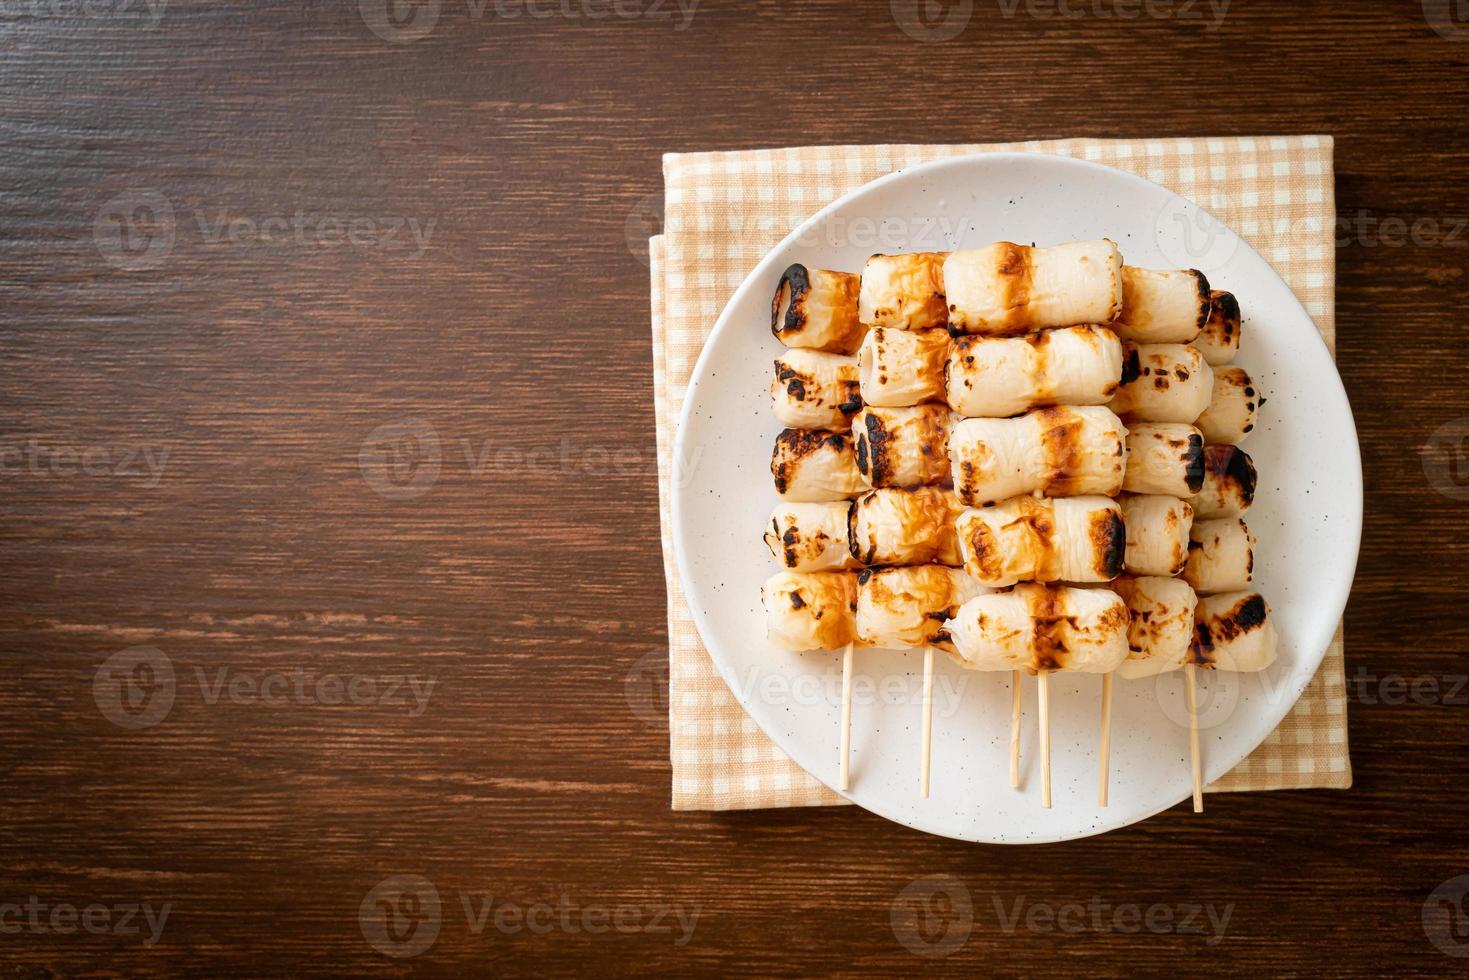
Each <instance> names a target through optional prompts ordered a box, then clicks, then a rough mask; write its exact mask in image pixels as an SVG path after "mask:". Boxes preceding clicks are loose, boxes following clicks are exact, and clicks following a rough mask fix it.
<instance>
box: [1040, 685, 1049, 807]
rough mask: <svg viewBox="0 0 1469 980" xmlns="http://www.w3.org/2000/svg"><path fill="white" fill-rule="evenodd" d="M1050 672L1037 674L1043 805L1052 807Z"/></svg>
mask: <svg viewBox="0 0 1469 980" xmlns="http://www.w3.org/2000/svg"><path fill="white" fill-rule="evenodd" d="M1049 676H1050V674H1049V672H1048V671H1044V670H1043V671H1041V672H1040V673H1039V674H1037V675H1036V680H1037V681H1039V683H1040V688H1039V691H1040V697H1039V701H1040V726H1041V806H1043V807H1045V808H1046V809H1048V810H1049V809H1050V808H1051V685H1050V683H1049V682H1048V678H1049Z"/></svg>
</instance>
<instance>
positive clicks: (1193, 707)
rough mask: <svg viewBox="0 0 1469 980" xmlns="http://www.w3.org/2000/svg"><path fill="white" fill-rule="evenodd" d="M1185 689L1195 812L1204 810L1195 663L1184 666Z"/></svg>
mask: <svg viewBox="0 0 1469 980" xmlns="http://www.w3.org/2000/svg"><path fill="white" fill-rule="evenodd" d="M1183 690H1184V694H1185V695H1186V696H1187V699H1188V753H1189V762H1190V764H1191V766H1192V768H1193V773H1194V812H1195V813H1203V812H1204V781H1203V774H1202V772H1201V769H1202V766H1201V764H1200V762H1199V698H1198V694H1197V693H1196V692H1195V691H1194V665H1193V664H1187V665H1185V666H1184V668H1183Z"/></svg>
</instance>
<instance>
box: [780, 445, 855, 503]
mask: <svg viewBox="0 0 1469 980" xmlns="http://www.w3.org/2000/svg"><path fill="white" fill-rule="evenodd" d="M845 445H846V436H844V435H842V434H841V433H840V432H827V431H825V430H824V429H782V430H781V431H780V435H778V436H776V437H775V451H774V452H773V453H771V456H770V475H771V476H772V477H774V478H775V489H776V491H777V492H778V493H782V494H783V493H785V492H786V490H787V488H788V487H790V484H791V479H792V478H793V477H794V476H795V472H796V467H797V466H799V465H800V463H801V461H802V460H803V459H805V458H806V457H808V456H810V455H812V454H813V453H817V452H820V451H821V449H822V447H823V446H830V447H832V448H835V449H837V450H840V449H842V448H843V447H844V446H845Z"/></svg>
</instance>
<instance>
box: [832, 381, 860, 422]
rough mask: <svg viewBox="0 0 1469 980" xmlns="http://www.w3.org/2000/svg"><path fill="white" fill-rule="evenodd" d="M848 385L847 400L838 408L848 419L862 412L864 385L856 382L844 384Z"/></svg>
mask: <svg viewBox="0 0 1469 980" xmlns="http://www.w3.org/2000/svg"><path fill="white" fill-rule="evenodd" d="M844 384H845V385H846V389H847V390H846V395H847V400H846V401H844V402H842V403H841V404H840V405H838V406H837V411H839V412H841V413H842V414H843V415H845V416H846V417H847V418H851V417H852V416H853V415H856V414H857V413H858V412H860V411H862V385H861V384H860V383H859V382H856V381H847V382H844Z"/></svg>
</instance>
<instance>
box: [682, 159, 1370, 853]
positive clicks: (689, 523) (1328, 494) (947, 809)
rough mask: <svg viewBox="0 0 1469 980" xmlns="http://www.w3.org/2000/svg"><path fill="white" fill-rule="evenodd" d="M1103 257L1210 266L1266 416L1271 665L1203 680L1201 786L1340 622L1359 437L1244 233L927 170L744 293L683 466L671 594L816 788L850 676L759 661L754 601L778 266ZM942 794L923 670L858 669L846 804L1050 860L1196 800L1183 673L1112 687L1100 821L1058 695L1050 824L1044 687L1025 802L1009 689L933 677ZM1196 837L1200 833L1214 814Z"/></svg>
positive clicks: (1077, 195)
mask: <svg viewBox="0 0 1469 980" xmlns="http://www.w3.org/2000/svg"><path fill="white" fill-rule="evenodd" d="M1103 237H1106V238H1111V239H1112V240H1113V241H1115V242H1117V243H1118V245H1119V246H1120V247H1121V249H1122V253H1123V256H1124V257H1125V259H1126V261H1127V263H1128V264H1130V265H1136V266H1143V267H1149V268H1159V269H1171V268H1187V267H1192V268H1197V269H1201V270H1202V271H1203V272H1204V273H1205V274H1206V275H1207V276H1208V277H1209V281H1210V283H1211V284H1212V285H1213V286H1214V288H1216V289H1228V290H1230V291H1231V292H1233V293H1234V294H1235V295H1236V296H1237V297H1238V298H1239V301H1240V305H1241V307H1242V308H1243V312H1244V328H1243V336H1244V340H1243V349H1242V350H1241V352H1240V356H1239V358H1238V363H1239V364H1240V365H1241V366H1243V367H1244V368H1245V369H1246V370H1248V371H1249V372H1250V375H1251V376H1252V377H1253V378H1254V379H1255V381H1256V383H1257V385H1258V386H1259V388H1260V389H1261V390H1262V392H1263V394H1264V395H1265V398H1266V400H1265V402H1264V405H1263V408H1262V410H1261V414H1260V422H1259V424H1258V425H1257V426H1256V430H1255V432H1254V433H1253V434H1252V435H1251V437H1250V439H1249V440H1248V441H1247V442H1246V443H1245V448H1246V449H1247V450H1248V451H1249V453H1250V455H1251V456H1252V457H1253V458H1254V460H1255V464H1256V466H1257V468H1258V469H1259V472H1260V485H1259V491H1258V494H1257V497H1256V501H1255V505H1254V507H1253V508H1252V509H1251V510H1250V512H1249V514H1248V520H1249V524H1250V527H1251V529H1252V530H1253V531H1254V532H1255V534H1256V536H1257V537H1258V538H1259V550H1258V552H1257V555H1258V558H1257V561H1256V586H1257V588H1258V589H1259V590H1260V591H1261V592H1262V593H1264V595H1265V597H1266V599H1267V600H1268V601H1269V602H1270V603H1271V606H1272V608H1273V610H1274V614H1275V622H1276V628H1277V630H1278V631H1279V634H1280V657H1279V659H1278V660H1277V662H1276V663H1275V665H1274V666H1273V667H1272V668H1271V669H1270V670H1268V671H1266V672H1264V673H1262V674H1244V675H1238V674H1227V673H1216V674H1208V673H1205V672H1200V675H1199V678H1200V688H1201V690H1200V711H1201V727H1202V732H1201V743H1202V746H1203V757H1204V766H1205V775H1206V779H1210V780H1212V779H1215V778H1217V777H1219V776H1221V775H1223V774H1224V773H1225V772H1227V771H1228V770H1229V769H1231V768H1232V767H1233V766H1234V765H1235V764H1236V763H1238V762H1239V761H1240V759H1242V758H1243V757H1244V756H1245V755H1246V754H1247V753H1249V752H1250V750H1252V749H1253V748H1254V747H1255V746H1256V745H1258V744H1259V743H1260V742H1261V740H1263V739H1264V738H1265V736H1266V735H1267V734H1268V733H1269V732H1270V731H1271V730H1272V729H1273V728H1274V727H1275V725H1276V724H1277V723H1278V722H1279V721H1280V719H1281V718H1282V717H1283V716H1284V715H1285V713H1286V712H1287V711H1288V710H1289V709H1290V707H1291V705H1293V704H1294V703H1295V701H1296V699H1297V698H1298V697H1299V696H1300V693H1301V691H1302V690H1303V689H1304V688H1305V686H1306V684H1307V683H1308V682H1309V681H1310V679H1311V677H1312V675H1313V674H1314V673H1315V671H1316V667H1317V665H1318V664H1319V663H1320V661H1321V657H1322V655H1323V653H1324V652H1325V650H1326V647H1327V645H1328V643H1329V642H1330V640H1331V636H1332V633H1333V631H1334V630H1335V629H1336V625H1337V623H1338V621H1339V620H1340V618H1341V615H1342V610H1343V608H1344V606H1345V605H1346V599H1347V593H1348V591H1349V589H1350V586H1351V581H1352V574H1353V570H1354V568H1355V565H1356V560H1357V545H1358V541H1359V538H1360V533H1361V525H1362V476H1361V461H1360V457H1359V453H1358V447H1357V438H1356V429H1355V427H1354V426H1353V423H1352V414H1351V409H1350V407H1349V406H1348V404H1347V399H1346V394H1345V392H1344V391H1343V390H1342V384H1341V380H1340V378H1339V377H1338V376H1337V373H1336V367H1335V365H1334V364H1333V363H1332V360H1331V357H1330V355H1329V354H1328V352H1327V350H1326V346H1325V344H1324V343H1323V342H1322V340H1321V337H1320V335H1319V334H1318V333H1317V331H1316V328H1315V326H1314V325H1313V324H1312V322H1311V319H1310V317H1309V316H1308V315H1307V314H1306V311H1305V310H1304V309H1303V308H1302V307H1301V305H1300V303H1299V302H1298V301H1297V300H1296V298H1295V296H1294V294H1292V292H1291V291H1290V289H1289V288H1288V287H1287V286H1286V285H1285V283H1284V282H1283V281H1282V280H1281V279H1280V277H1279V276H1278V275H1276V273H1275V271H1274V270H1273V269H1271V268H1270V266H1269V265H1268V264H1267V263H1266V262H1265V260H1264V259H1263V258H1261V257H1260V256H1259V255H1258V254H1257V253H1256V252H1255V251H1254V250H1253V249H1251V248H1250V247H1249V246H1248V245H1247V244H1245V243H1244V242H1243V241H1242V240H1241V239H1240V238H1239V237H1238V236H1237V235H1235V234H1234V233H1233V232H1232V231H1230V230H1229V229H1227V228H1225V227H1223V226H1222V225H1220V224H1219V223H1218V222H1217V221H1216V220H1215V219H1213V218H1212V217H1211V216H1209V215H1208V214H1207V212H1205V211H1204V210H1203V209H1202V208H1200V207H1198V206H1197V205H1196V204H1194V203H1193V202H1191V201H1188V200H1186V199H1183V198H1180V197H1178V196H1177V195H1175V194H1173V193H1172V192H1171V191H1169V190H1167V189H1165V188H1163V187H1160V186H1158V185H1156V184H1153V183H1149V182H1148V181H1145V180H1143V179H1141V178H1139V177H1135V176H1132V175H1130V174H1125V173H1122V172H1120V171H1117V170H1113V169H1111V168H1109V167H1103V166H1099V165H1097V164H1092V163H1085V162H1082V161H1078V160H1071V159H1068V158H1064V157H1056V156H1047V155H1040V154H1023V153H1017V154H1008V153H1007V154H994V155H988V156H974V157H964V158H958V159H953V160H942V161H936V162H933V163H929V164H925V165H922V166H918V167H914V168H912V169H909V170H903V171H899V172H897V173H894V174H891V175H889V176H887V177H884V178H882V179H880V180H876V181H873V182H872V183H870V184H868V185H867V186H865V187H863V188H861V189H859V190H857V191H855V192H854V193H852V194H849V195H848V196H846V197H844V198H842V199H841V200H838V201H836V202H835V203H833V204H831V205H830V206H828V207H827V208H825V209H823V210H822V211H821V212H819V213H818V214H816V215H815V216H814V217H812V218H811V219H810V220H809V221H807V222H806V223H805V224H804V225H802V226H801V227H800V228H798V229H796V231H794V232H793V233H792V234H791V235H790V236H789V237H788V238H786V240H785V241H783V242H781V244H780V245H778V246H777V247H776V248H775V249H773V250H772V251H771V252H770V254H768V255H766V256H765V258H764V260H762V261H761V262H760V264H759V265H758V266H757V267H756V268H755V270H754V271H753V272H751V273H750V275H749V277H748V278H747V279H746V280H745V282H744V284H743V285H741V287H740V288H739V291H738V292H736V293H735V295H734V298H733V299H732V300H731V301H730V303H729V305H728V306H727V307H726V308H725V310H724V313H723V315H722V316H721V317H720V319H719V322H718V324H717V325H716V326H715V329H714V333H713V335H712V336H711V337H710V339H709V342H708V344H707V345H706V346H705V348H704V352H703V355H702V356H701V357H700V359H699V363H698V365H697V367H696V368H695V370H694V376H693V380H692V383H691V385H690V388H689V392H688V399H687V402H686V404H685V406H684V412H683V417H682V419H681V420H680V424H679V431H678V439H677V444H676V447H675V481H674V482H675V489H674V498H673V535H674V542H675V545H676V547H677V548H678V554H679V567H680V570H681V574H682V576H683V586H684V591H685V593H686V594H687V596H688V599H689V603H690V606H691V608H692V610H693V614H694V619H695V622H696V623H697V624H698V627H699V632H700V634H701V635H702V636H703V638H704V642H705V645H706V646H707V647H708V648H709V652H710V653H711V654H712V656H713V658H714V662H715V664H716V665H717V666H718V668H719V671H720V673H721V674H722V675H723V677H724V679H725V680H726V682H728V684H729V686H730V689H731V690H732V691H733V692H734V695H735V697H736V698H737V699H738V700H739V701H740V703H741V704H742V705H743V706H744V708H745V710H746V711H747V712H748V713H749V715H750V717H752V718H753V719H754V720H755V722H756V723H757V724H759V725H760V727H761V728H762V729H764V731H765V732H766V733H767V734H768V735H769V736H770V737H771V738H772V739H774V740H775V742H776V744H778V745H779V746H780V747H781V748H782V749H783V750H784V751H785V752H786V753H787V754H789V755H790V756H791V758H793V759H794V760H795V761H796V762H797V763H798V764H799V765H800V766H801V767H802V768H804V769H805V770H806V771H807V772H809V773H811V774H812V775H814V776H815V777H816V778H818V779H820V780H821V781H822V782H824V783H826V784H827V785H828V786H832V787H835V785H836V782H837V765H838V717H839V694H840V676H841V655H840V653H837V652H832V653H821V652H817V653H788V652H786V651H783V650H779V649H777V648H776V647H774V646H772V645H771V644H770V643H768V642H767V640H766V637H765V623H764V616H763V613H762V610H761V606H760V585H761V583H762V582H763V581H764V580H765V579H766V578H768V577H769V576H770V575H773V574H774V573H775V572H777V571H778V570H779V569H778V567H777V565H776V563H775V561H774V560H773V559H772V558H771V557H770V555H769V553H768V552H767V550H766V548H765V545H764V543H763V542H762V541H761V533H762V532H763V530H764V527H765V524H766V522H767V520H768V517H769V513H770V510H771V508H772V507H773V506H774V505H775V504H776V502H777V498H776V494H775V490H774V488H773V486H772V483H771V477H770V469H769V460H770V451H771V447H772V445H773V442H774V439H775V435H776V433H777V432H778V431H780V426H779V424H778V423H777V422H776V421H775V418H774V416H773V415H772V414H771V411H770V404H769V399H770V395H769V383H770V374H771V361H772V359H773V358H774V357H775V356H776V355H777V354H778V353H779V351H780V350H781V347H780V344H779V343H778V342H777V341H776V340H775V339H774V338H773V337H772V336H771V333H770V299H771V295H772V293H773V292H774V290H775V286H776V283H777V281H778V279H779V277H780V274H781V272H782V271H783V270H784V269H785V268H786V266H788V265H790V264H791V263H792V262H797V261H799V262H803V263H805V264H806V265H807V266H810V267H815V268H827V269H842V270H847V271H852V272H856V271H860V270H861V268H862V265H863V263H864V262H865V261H866V259H867V257H868V256H869V255H871V254H872V253H874V252H902V251H945V250H950V249H955V248H970V247H975V246H979V245H983V244H986V243H989V242H992V241H998V240H1010V241H1016V242H1022V243H1032V242H1033V243H1036V244H1042V245H1049V244H1055V243H1058V242H1064V241H1071V240H1076V239H1095V238H1103ZM936 670H937V672H936V680H935V696H934V731H933V777H932V779H933V785H932V791H931V796H930V797H929V798H928V799H926V800H925V799H920V798H919V796H918V758H919V721H920V705H919V688H920V682H921V678H922V654H921V653H920V652H917V651H858V653H857V660H856V678H857V680H856V684H855V695H854V699H853V704H854V707H853V711H852V785H851V791H850V793H849V794H848V796H849V797H850V799H852V800H853V801H854V802H855V803H858V804H860V805H861V806H863V807H866V808H867V809H869V810H871V811H873V812H874V813H878V814H880V815H882V816H884V817H887V818H888V819H890V820H895V821H897V822H899V823H903V824H907V825H909V826H912V827H916V828H918V829H920V830H924V831H927V832H929V833H933V834H942V835H945V836H948V837H956V838H960V839H963V840H971V841H992V842H1003V843H1031V842H1045V841H1056V840H1064V839H1068V838H1073V837H1083V836H1087V835H1090V834H1097V833H1102V832H1104V831H1107V830H1111V829H1113V828H1116V827H1122V826H1126V825H1127V824H1131V823H1134V822H1136V821H1138V820H1142V819H1144V818H1145V817H1148V816H1151V815H1152V814H1154V813H1157V812H1158V811H1159V810H1162V809H1165V808H1167V807H1170V806H1173V805H1175V804H1177V803H1179V802H1181V801H1183V800H1184V799H1185V798H1187V797H1188V796H1189V794H1190V788H1191V782H1190V775H1189V762H1188V732H1187V728H1186V723H1187V722H1186V717H1187V716H1186V714H1185V711H1184V708H1183V703H1184V702H1183V678H1182V676H1181V674H1180V673H1178V672H1174V673H1171V674H1164V675H1162V676H1161V677H1159V678H1157V679H1149V680H1142V681H1127V680H1121V679H1118V680H1117V681H1116V686H1115V694H1114V696H1115V704H1114V714H1113V729H1112V750H1111V760H1112V764H1111V782H1110V787H1111V801H1110V804H1111V805H1110V806H1107V807H1100V806H1098V805H1097V761H1098V760H1097V748H1098V742H1099V734H1098V728H1099V725H1098V721H1099V718H1098V712H1099V704H1100V697H1099V692H1100V679H1099V678H1097V677H1095V676H1076V675H1066V674H1058V675H1053V677H1052V681H1051V688H1052V766H1053V776H1052V787H1053V794H1054V806H1053V807H1052V808H1051V809H1049V810H1047V809H1044V808H1042V807H1041V803H1040V768H1039V760H1038V758H1037V733H1036V725H1035V694H1036V692H1035V681H1034V679H1031V678H1027V679H1026V681H1025V685H1024V688H1025V699H1026V709H1025V710H1026V713H1025V727H1024V739H1023V744H1022V785H1021V787H1020V788H1019V789H1012V788H1011V787H1010V786H1009V780H1008V758H1009V717H1010V691H1009V675H1008V674H988V673H978V672H974V671H966V670H962V669H960V668H959V667H958V666H956V665H955V664H953V663H950V662H949V661H948V658H947V657H946V656H944V655H942V654H940V655H939V657H938V663H937V668H936ZM1201 819H1205V820H1207V819H1208V816H1207V814H1206V815H1205V816H1204V817H1202V818H1201Z"/></svg>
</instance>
